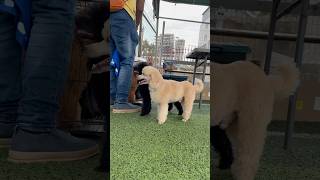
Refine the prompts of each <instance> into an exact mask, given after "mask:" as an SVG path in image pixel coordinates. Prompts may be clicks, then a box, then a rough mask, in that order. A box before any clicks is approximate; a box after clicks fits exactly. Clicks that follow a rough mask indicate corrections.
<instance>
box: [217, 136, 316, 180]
mask: <svg viewBox="0 0 320 180" xmlns="http://www.w3.org/2000/svg"><path fill="white" fill-rule="evenodd" d="M283 139H284V137H283V136H269V137H268V138H267V141H266V146H265V149H264V154H263V157H262V159H261V165H260V167H259V171H258V174H257V177H256V180H319V179H320V170H319V169H320V138H294V139H293V141H292V148H291V150H287V151H286V150H284V149H283V148H282V147H283ZM213 158H214V160H213V166H212V167H213V168H214V169H213V174H214V176H213V179H214V180H232V178H231V174H230V171H229V170H224V171H221V170H218V169H217V168H215V167H216V166H217V163H218V160H217V155H216V154H214V156H213Z"/></svg>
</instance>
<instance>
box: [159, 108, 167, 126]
mask: <svg viewBox="0 0 320 180" xmlns="http://www.w3.org/2000/svg"><path fill="white" fill-rule="evenodd" d="M167 115H168V103H161V104H159V105H158V123H159V124H163V123H164V122H165V121H166V120H167Z"/></svg>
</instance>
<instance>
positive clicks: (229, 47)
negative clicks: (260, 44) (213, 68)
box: [210, 43, 251, 64]
mask: <svg viewBox="0 0 320 180" xmlns="http://www.w3.org/2000/svg"><path fill="white" fill-rule="evenodd" d="M250 51H251V50H250V48H249V47H248V46H246V45H242V44H238V43H229V44H220V43H212V44H211V46H210V53H211V56H212V57H213V58H212V59H213V62H216V63H221V64H228V63H232V62H234V61H241V60H246V58H247V54H248V53H249V52H250Z"/></svg>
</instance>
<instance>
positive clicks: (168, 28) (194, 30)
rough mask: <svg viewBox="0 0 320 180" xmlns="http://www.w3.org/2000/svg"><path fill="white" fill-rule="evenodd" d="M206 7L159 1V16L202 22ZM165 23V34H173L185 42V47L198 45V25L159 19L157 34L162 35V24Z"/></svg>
mask: <svg viewBox="0 0 320 180" xmlns="http://www.w3.org/2000/svg"><path fill="white" fill-rule="evenodd" d="M207 8H208V7H207V6H195V5H186V4H174V3H168V2H164V1H161V2H160V16H161V17H170V18H179V19H187V20H194V21H202V13H203V12H204V11H205V10H206V9H207ZM163 21H166V25H165V33H173V34H175V36H176V37H179V38H180V39H184V40H186V46H188V45H195V46H197V45H198V39H199V30H200V24H199V23H189V22H182V21H173V20H164V19H160V22H159V34H161V33H162V22H163Z"/></svg>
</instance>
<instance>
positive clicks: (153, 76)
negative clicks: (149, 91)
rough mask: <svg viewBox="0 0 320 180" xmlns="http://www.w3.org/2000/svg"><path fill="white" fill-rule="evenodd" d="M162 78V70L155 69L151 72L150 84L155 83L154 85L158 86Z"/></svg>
mask: <svg viewBox="0 0 320 180" xmlns="http://www.w3.org/2000/svg"><path fill="white" fill-rule="evenodd" d="M161 79H162V76H161V74H160V72H156V71H153V72H151V73H150V84H153V85H154V86H157V84H158V83H159V82H160V80H161Z"/></svg>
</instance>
